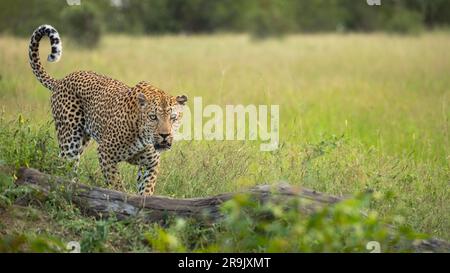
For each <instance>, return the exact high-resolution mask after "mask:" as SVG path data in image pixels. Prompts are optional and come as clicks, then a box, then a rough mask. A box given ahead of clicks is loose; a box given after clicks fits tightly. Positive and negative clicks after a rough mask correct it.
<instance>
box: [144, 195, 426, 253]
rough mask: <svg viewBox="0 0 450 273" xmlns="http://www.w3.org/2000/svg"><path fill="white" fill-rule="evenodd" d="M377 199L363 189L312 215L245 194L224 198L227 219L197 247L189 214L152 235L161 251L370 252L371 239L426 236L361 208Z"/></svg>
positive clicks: (401, 246)
mask: <svg viewBox="0 0 450 273" xmlns="http://www.w3.org/2000/svg"><path fill="white" fill-rule="evenodd" d="M372 199H373V196H372V195H370V194H362V195H361V196H358V197H356V198H354V199H349V200H345V201H342V202H340V203H338V204H336V205H334V206H329V207H325V208H322V209H320V210H318V211H317V212H315V213H313V214H312V215H306V214H304V213H302V212H301V211H299V210H297V209H288V210H287V209H286V207H282V206H281V205H274V204H266V205H260V204H259V203H258V202H255V201H254V200H252V199H251V198H249V196H246V195H240V196H236V197H235V198H234V199H233V200H231V201H228V202H226V203H225V204H224V206H223V208H222V209H223V212H224V215H225V218H224V220H223V221H222V222H221V223H219V224H218V225H216V226H214V227H213V228H212V229H210V230H209V232H208V236H206V237H197V238H196V240H197V241H200V242H197V246H195V247H194V248H192V247H189V242H190V241H191V240H192V236H189V235H186V234H191V235H192V232H193V231H192V227H191V226H190V225H186V222H185V221H183V220H178V221H176V223H175V224H173V225H172V226H171V227H169V228H168V229H163V228H157V229H156V232H151V233H148V234H147V235H146V238H147V240H148V241H149V243H150V245H151V246H152V248H154V249H155V250H157V251H175V252H177V251H186V250H187V249H189V250H192V251H201V252H203V251H206V252H210V251H211V252H215V251H220V252H368V250H369V248H368V246H369V245H368V243H369V242H371V241H376V242H379V243H380V246H381V251H383V252H398V251H411V242H412V241H413V240H414V239H418V238H424V236H423V235H420V234H416V233H414V232H412V231H411V230H410V229H409V228H407V227H405V226H401V227H400V228H399V229H392V230H391V229H389V228H388V227H387V226H388V225H387V224H386V222H385V221H383V220H382V219H380V218H379V217H378V215H377V214H376V213H375V212H373V211H369V212H368V213H367V216H365V215H364V214H363V213H361V211H362V210H363V209H365V208H367V207H368V205H369V204H370V202H371V200H372ZM295 202H296V201H294V203H295ZM297 205H300V204H298V203H297V204H291V206H289V207H292V208H295V207H298V206H297ZM200 229H201V228H200ZM196 233H197V235H198V234H199V232H198V231H196ZM187 239H189V240H187Z"/></svg>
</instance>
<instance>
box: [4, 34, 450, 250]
mask: <svg viewBox="0 0 450 273" xmlns="http://www.w3.org/2000/svg"><path fill="white" fill-rule="evenodd" d="M62 38H63V46H64V52H63V57H62V60H61V61H60V62H59V63H57V64H46V69H47V70H48V72H49V73H50V74H51V75H53V76H54V77H55V78H61V77H63V76H64V75H66V74H68V73H70V72H72V71H74V70H94V71H96V72H99V73H102V74H106V75H109V76H111V77H114V78H116V79H120V80H122V81H124V82H126V83H127V84H129V85H133V84H136V83H137V82H139V81H141V80H148V81H150V82H152V83H153V84H154V85H156V86H158V87H160V88H163V89H165V90H167V91H169V92H170V93H172V94H174V95H175V94H178V93H185V94H187V95H188V96H189V97H190V98H191V99H192V98H193V97H195V96H200V97H202V98H203V103H204V104H219V105H221V106H225V105H226V104H244V105H246V104H256V105H258V104H279V105H280V144H281V145H280V148H279V149H278V150H276V151H273V152H261V151H260V150H259V143H258V142H257V141H246V142H240V141H222V142H218V141H182V142H178V143H177V144H176V145H175V147H174V148H173V149H172V150H171V151H170V152H168V153H166V154H164V155H163V160H162V165H161V173H160V176H159V180H158V184H157V187H156V194H158V195H169V196H176V197H194V196H206V195H211V194H215V193H221V192H227V191H234V190H237V189H241V188H243V187H249V186H252V185H255V184H260V183H267V182H269V183H274V182H277V181H288V182H289V183H292V184H298V185H304V186H306V187H310V188H313V189H316V190H319V191H324V192H327V193H331V194H337V195H347V194H353V193H357V192H361V191H364V190H368V189H370V190H373V191H375V192H377V193H381V194H384V195H389V196H391V198H390V199H389V200H387V201H385V202H378V203H375V204H373V206H374V207H373V208H374V209H375V210H376V211H377V212H378V213H379V214H380V215H381V216H387V215H401V216H402V217H403V220H402V221H404V222H405V223H406V224H407V225H409V226H410V227H412V228H414V229H415V230H417V231H420V232H425V233H428V234H431V235H433V236H436V237H441V238H444V239H450V233H449V231H450V187H449V186H450V185H449V183H450V170H449V167H450V163H449V162H450V161H449V159H450V135H449V133H450V131H449V126H450V122H449V118H450V77H449V71H450V55H449V54H450V53H449V51H448V48H450V36H449V35H448V33H444V32H442V33H441V32H435V33H428V34H424V35H420V36H405V37H404V36H389V35H384V34H371V35H363V34H358V35H356V34H349V35H332V34H329V35H302V36H289V37H285V38H284V39H281V40H265V41H258V42H256V41H252V40H251V39H249V38H248V37H247V36H236V35H222V36H192V37H191V36H163V37H127V36H108V37H106V38H105V39H104V40H103V41H102V43H101V46H100V47H99V48H98V49H95V50H80V49H79V48H77V47H76V46H74V45H73V42H72V41H71V40H69V39H64V36H63V37H62ZM47 50H48V46H47V45H44V44H43V45H42V47H41V55H42V56H44V54H46V52H47ZM27 58H28V53H27V40H25V39H17V38H11V37H0V107H1V108H2V111H3V112H4V113H3V120H4V121H3V122H4V123H5V124H6V122H7V121H9V120H17V119H18V116H19V115H21V116H22V117H23V118H24V119H25V120H29V123H30V124H31V128H32V129H31V130H34V131H36V132H41V133H42V132H44V134H45V133H47V134H49V135H50V136H52V137H54V128H53V124H51V123H50V122H51V114H50V105H49V96H50V93H49V92H48V91H47V90H46V89H45V88H44V87H42V86H41V85H40V84H39V83H38V81H37V80H36V79H35V77H34V76H33V74H32V73H31V70H30V67H29V64H28V60H27ZM190 103H192V100H191V102H190ZM11 126H14V125H11ZM3 128H6V127H3ZM49 141H50V142H51V143H52V145H53V146H54V139H50V140H49ZM0 142H2V140H0ZM0 145H3V147H4V148H5V147H7V146H8V147H12V146H14V143H9V142H7V141H6V140H4V141H3V142H2V143H0ZM17 145H18V144H17ZM51 151H52V154H50V155H49V156H50V158H51V157H55V156H56V155H57V154H56V150H51ZM29 158H33V157H32V156H30V157H28V158H27V157H23V158H21V159H19V158H18V159H17V160H14V158H12V156H9V157H7V156H3V158H2V155H1V154H0V160H1V161H3V163H5V164H7V165H11V166H13V165H14V164H16V165H19V164H24V163H25V164H29V165H30V166H32V167H37V168H40V169H42V170H44V171H48V172H52V171H54V170H55V168H56V167H55V166H54V165H52V164H47V163H45V162H46V161H42V160H41V161H36V160H34V161H33V160H32V159H29ZM21 160H22V161H21ZM27 160H28V161H29V162H27ZM54 164H56V163H54ZM121 169H122V176H123V180H124V181H125V183H126V185H125V186H126V188H127V190H129V191H130V192H133V191H135V184H134V180H135V173H136V168H134V167H131V166H127V165H123V166H122V167H121ZM80 173H81V174H80V175H81V179H82V180H83V181H85V182H89V183H93V184H100V185H101V184H102V183H103V182H102V181H103V178H102V176H101V173H100V171H99V168H98V163H97V158H96V151H95V144H92V145H91V147H90V148H89V150H88V151H87V152H86V154H85V155H84V156H83V158H82V162H81V169H80ZM42 217H44V218H45V217H50V218H51V217H53V216H49V215H46V216H42ZM58 217H59V216H58ZM10 218H13V219H14V217H12V216H11V217H10ZM19 218H20V217H19ZM51 219H54V218H51ZM0 220H3V219H0ZM11 221H12V220H11ZM12 222H13V224H11V225H12V226H14V221H12ZM43 222H47V221H46V220H44V221H43ZM16 224H17V223H16ZM8 225H9V224H8ZM17 225H18V226H19V228H18V229H19V230H20V229H22V230H27V229H30V227H27V226H26V225H20V223H18V224H17ZM5 228H6V227H5ZM16 229H17V227H16ZM55 232H56V231H55ZM50 233H51V232H50ZM56 233H57V234H60V235H61V234H64V231H61V232H59V233H58V232H56ZM77 234H78V236H81V235H80V234H81V233H80V232H78V233H77ZM115 249H116V248H111V249H110V250H115ZM133 250H136V249H134V248H133Z"/></svg>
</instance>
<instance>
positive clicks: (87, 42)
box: [61, 3, 103, 48]
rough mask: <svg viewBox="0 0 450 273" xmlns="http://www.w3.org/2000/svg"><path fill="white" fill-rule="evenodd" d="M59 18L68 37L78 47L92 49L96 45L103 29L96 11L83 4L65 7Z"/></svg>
mask: <svg viewBox="0 0 450 273" xmlns="http://www.w3.org/2000/svg"><path fill="white" fill-rule="evenodd" d="M61 16H62V21H63V24H64V26H65V28H64V29H65V30H67V34H68V36H70V37H71V38H73V40H74V41H75V42H77V43H78V44H79V45H80V46H84V47H88V48H93V47H95V46H97V45H98V43H99V42H100V39H101V36H102V33H103V29H102V25H101V21H100V17H99V14H98V11H97V9H95V8H94V7H93V6H91V5H89V4H88V3H83V5H80V6H76V7H74V6H70V7H66V9H64V11H63V12H62V15H61Z"/></svg>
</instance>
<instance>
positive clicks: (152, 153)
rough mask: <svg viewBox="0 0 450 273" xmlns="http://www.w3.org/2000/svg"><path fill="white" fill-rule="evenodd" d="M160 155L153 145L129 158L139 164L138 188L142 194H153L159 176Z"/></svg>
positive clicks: (132, 162)
mask: <svg viewBox="0 0 450 273" xmlns="http://www.w3.org/2000/svg"><path fill="white" fill-rule="evenodd" d="M159 160H160V156H159V153H158V152H157V151H156V150H155V148H154V147H153V145H150V146H148V147H147V148H146V149H145V150H144V151H142V152H140V153H139V154H137V155H135V156H134V157H132V158H131V159H129V160H128V162H129V163H131V164H134V165H138V166H139V171H138V178H137V190H138V193H139V194H140V195H153V193H154V192H155V185H156V178H157V176H158V167H159Z"/></svg>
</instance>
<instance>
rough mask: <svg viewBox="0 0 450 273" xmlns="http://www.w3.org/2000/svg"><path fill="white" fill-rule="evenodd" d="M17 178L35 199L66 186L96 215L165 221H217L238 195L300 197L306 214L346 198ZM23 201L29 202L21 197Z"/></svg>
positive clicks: (267, 189) (283, 187) (282, 189)
mask: <svg viewBox="0 0 450 273" xmlns="http://www.w3.org/2000/svg"><path fill="white" fill-rule="evenodd" d="M17 177H18V179H17V180H16V184H17V185H26V186H29V187H32V188H33V189H34V190H35V191H36V192H37V193H35V194H34V197H33V198H36V196H38V199H45V198H47V197H48V194H49V193H50V192H52V191H58V190H59V191H61V189H64V192H65V196H66V197H67V198H70V201H72V202H73V203H74V204H75V205H76V206H78V207H79V208H81V209H82V210H83V211H84V212H85V213H86V214H89V215H93V216H96V217H109V216H111V215H115V216H116V217H117V218H118V219H124V218H127V217H129V216H138V215H139V216H142V217H143V218H144V220H145V221H148V222H162V221H164V220H166V219H167V218H168V217H172V216H175V217H193V218H202V219H203V220H210V221H215V220H217V219H218V218H220V217H221V214H220V211H219V208H220V205H221V204H222V203H223V202H225V201H228V200H230V199H232V198H233V197H234V196H236V195H237V194H249V195H250V196H251V197H253V198H255V199H256V200H257V201H260V202H262V203H265V202H268V201H271V202H275V203H279V202H284V201H286V200H289V199H295V198H298V199H300V200H302V207H301V209H302V211H304V212H306V213H311V212H312V211H315V210H316V209H317V208H319V207H323V206H325V205H330V204H334V203H337V202H339V201H341V200H342V199H341V198H339V197H335V196H330V195H325V194H322V193H319V192H316V191H314V190H310V189H306V188H300V187H294V186H290V185H288V184H278V185H259V186H256V187H254V188H251V189H248V190H245V191H242V192H237V193H225V194H218V195H215V196H211V197H203V198H186V199H176V198H170V197H163V196H151V197H145V196H139V195H131V194H127V193H124V192H119V191H115V190H110V189H105V188H100V187H95V186H88V185H85V184H82V183H74V182H71V181H69V180H67V179H63V178H60V177H53V176H50V175H48V174H44V173H42V172H39V171H38V170H35V169H30V168H20V169H19V172H18V175H17ZM67 193H70V194H67ZM19 202H26V201H25V200H19Z"/></svg>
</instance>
